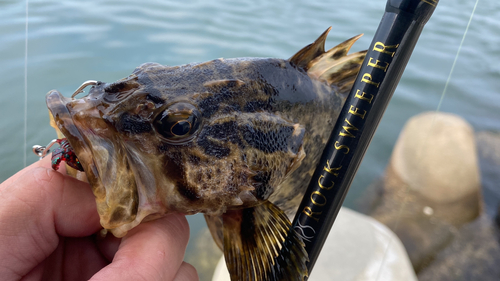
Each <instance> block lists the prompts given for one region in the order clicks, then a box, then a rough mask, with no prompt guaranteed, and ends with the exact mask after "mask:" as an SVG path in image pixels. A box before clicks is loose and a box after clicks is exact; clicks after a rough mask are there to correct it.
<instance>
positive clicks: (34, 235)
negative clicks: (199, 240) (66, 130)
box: [0, 155, 198, 281]
mask: <svg viewBox="0 0 500 281" xmlns="http://www.w3.org/2000/svg"><path fill="white" fill-rule="evenodd" d="M64 166H65V165H61V170H60V172H57V171H54V170H52V169H51V167H50V155H49V156H48V157H46V158H45V159H43V160H42V161H38V162H37V163H34V164H33V165H31V166H29V167H26V168H25V169H23V170H21V171H20V172H18V173H17V174H15V175H14V176H12V177H11V178H9V179H7V180H6V181H5V182H3V183H2V184H0V276H2V278H1V279H2V280H89V279H90V280H91V281H98V280H106V281H112V280H176V281H181V280H186V281H187V280H198V276H197V273H196V270H195V269H194V267H193V266H191V265H190V264H188V263H185V262H183V258H184V252H185V250H186V246H187V242H188V238H189V226H188V223H187V220H186V218H185V216H183V215H180V214H172V215H168V216H166V217H164V218H161V219H157V220H154V221H150V222H146V223H142V224H140V225H139V226H137V227H135V228H134V229H132V230H130V231H129V233H128V234H127V235H126V236H125V237H123V238H122V239H117V238H115V237H112V235H107V236H106V237H105V238H102V237H100V236H99V234H96V233H97V232H98V231H99V230H100V228H101V226H100V224H99V216H98V214H97V211H96V206H95V201H94V196H93V194H92V191H91V189H90V186H89V185H88V184H87V183H84V182H82V181H79V180H77V179H75V178H72V177H70V176H67V175H66V174H65V169H64Z"/></svg>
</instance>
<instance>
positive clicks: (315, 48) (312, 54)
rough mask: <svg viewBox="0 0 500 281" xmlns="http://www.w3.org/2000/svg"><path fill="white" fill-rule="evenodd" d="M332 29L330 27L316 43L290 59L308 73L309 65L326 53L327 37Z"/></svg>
mask: <svg viewBox="0 0 500 281" xmlns="http://www.w3.org/2000/svg"><path fill="white" fill-rule="evenodd" d="M331 29H332V27H331V26H330V27H329V28H328V29H327V30H326V31H325V32H323V34H321V35H320V36H319V37H318V39H316V41H314V43H312V44H309V45H307V46H305V47H304V48H302V49H301V50H300V51H298V52H297V53H296V54H295V55H293V56H292V57H291V58H289V59H288V61H290V62H291V63H293V64H295V66H297V67H299V68H302V69H304V70H306V71H307V69H308V67H309V63H310V62H311V61H312V60H313V59H315V58H316V57H318V56H320V55H322V54H324V53H325V41H326V36H327V35H328V33H329V32H330V30H331Z"/></svg>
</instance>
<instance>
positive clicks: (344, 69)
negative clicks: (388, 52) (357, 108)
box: [290, 27, 366, 93]
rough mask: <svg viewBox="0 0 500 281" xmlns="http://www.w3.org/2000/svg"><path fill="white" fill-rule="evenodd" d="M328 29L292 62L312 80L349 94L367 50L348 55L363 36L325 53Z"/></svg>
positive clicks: (296, 55) (291, 59) (351, 39)
mask: <svg viewBox="0 0 500 281" xmlns="http://www.w3.org/2000/svg"><path fill="white" fill-rule="evenodd" d="M330 29H331V27H330V28H328V29H327V30H326V31H325V32H323V34H321V36H320V37H319V38H318V39H317V40H316V41H314V43H312V44H310V45H308V46H306V47H305V48H303V49H302V50H300V51H299V52H298V53H297V54H295V55H294V56H293V57H292V58H290V62H292V63H293V64H295V65H296V66H297V67H300V68H302V69H304V70H306V71H307V75H309V77H311V78H312V79H316V80H319V81H323V82H326V83H327V84H328V85H330V86H335V87H337V88H338V90H339V92H340V93H345V92H348V91H349V90H350V89H351V87H352V85H353V83H354V80H355V79H356V76H357V75H358V72H359V69H360V68H361V64H362V63H363V60H364V59H365V55H366V50H365V51H360V52H356V53H353V54H350V55H348V54H347V53H348V52H349V50H350V49H351V47H352V45H353V44H354V43H355V42H356V41H357V40H358V39H359V38H361V36H363V34H360V35H357V36H354V37H352V38H350V39H348V40H346V41H344V42H342V43H340V44H338V45H337V46H335V47H333V48H331V49H330V50H328V51H326V52H325V48H324V46H325V40H326V35H327V34H328V32H329V31H330Z"/></svg>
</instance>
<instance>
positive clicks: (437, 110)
mask: <svg viewBox="0 0 500 281" xmlns="http://www.w3.org/2000/svg"><path fill="white" fill-rule="evenodd" d="M478 3H479V0H476V3H475V4H474V8H473V9H472V12H471V15H470V17H469V22H468V23H467V26H466V28H465V31H464V35H463V36H462V41H461V42H460V45H459V46H458V50H457V54H456V55H455V59H454V61H453V64H452V66H451V69H450V73H449V74H448V79H447V80H446V83H445V85H444V89H443V92H442V93H441V97H440V99H439V102H438V105H437V107H436V111H435V114H434V117H433V119H432V121H431V125H430V128H432V127H433V126H434V121H435V120H436V115H437V113H438V112H439V111H440V109H441V105H442V103H443V100H444V97H445V95H446V91H447V89H448V85H449V84H450V80H451V77H452V75H453V71H454V70H455V66H456V63H457V60H458V57H459V56H460V51H461V50H462V46H463V44H464V41H465V37H466V36H467V32H468V31H469V26H470V24H471V22H472V18H473V17H474V14H475V12H476V7H477V4H478ZM428 139H429V132H427V134H426V136H425V138H424V141H423V142H422V143H421V144H420V145H419V147H418V150H417V151H418V152H417V155H418V156H417V158H419V156H420V155H421V153H422V151H423V149H424V147H425V144H426V143H427V140H428ZM409 191H410V186H409V185H408V184H407V185H406V187H405V194H406V195H405V198H404V199H403V202H402V203H401V207H400V208H399V211H398V215H397V218H396V222H395V223H394V228H393V229H394V230H396V229H398V227H399V222H400V220H401V218H402V216H403V210H404V209H405V207H406V202H407V201H406V198H407V197H408V193H409ZM392 242H393V239H389V242H388V244H387V246H386V248H385V251H384V255H383V259H382V261H381V263H380V269H379V271H378V274H377V279H375V280H380V277H381V273H382V268H383V265H384V264H385V262H386V259H387V255H388V251H389V249H390V247H391V245H392Z"/></svg>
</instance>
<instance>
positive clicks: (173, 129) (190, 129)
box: [153, 102, 201, 143]
mask: <svg viewBox="0 0 500 281" xmlns="http://www.w3.org/2000/svg"><path fill="white" fill-rule="evenodd" d="M200 123H201V114H200V112H199V111H198V110H197V109H196V108H195V107H194V106H193V105H192V104H189V103H182V102H180V103H176V104H173V105H170V106H169V107H168V108H167V109H165V110H164V111H163V112H161V113H160V114H158V116H156V118H155V120H154V121H153V125H154V128H155V130H156V132H158V133H159V134H160V135H161V136H162V137H163V138H164V139H165V140H166V141H168V142H171V143H185V142H187V141H189V140H191V139H192V137H193V136H194V135H195V133H196V132H197V131H198V129H199V127H200Z"/></svg>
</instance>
